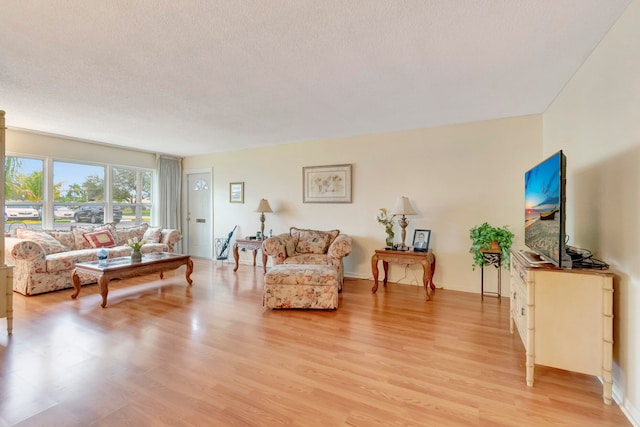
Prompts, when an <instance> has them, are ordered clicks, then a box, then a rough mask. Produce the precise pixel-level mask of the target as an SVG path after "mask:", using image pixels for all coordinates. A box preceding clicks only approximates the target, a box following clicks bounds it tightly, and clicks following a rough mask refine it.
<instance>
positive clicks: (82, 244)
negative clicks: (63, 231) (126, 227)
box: [71, 222, 116, 249]
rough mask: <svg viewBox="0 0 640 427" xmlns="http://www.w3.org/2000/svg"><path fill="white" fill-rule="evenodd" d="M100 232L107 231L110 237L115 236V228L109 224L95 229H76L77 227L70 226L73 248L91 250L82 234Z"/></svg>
mask: <svg viewBox="0 0 640 427" xmlns="http://www.w3.org/2000/svg"><path fill="white" fill-rule="evenodd" d="M100 230H109V231H110V232H111V235H112V236H115V235H116V226H115V224H113V223H111V222H108V223H106V224H104V225H98V226H95V227H78V226H77V225H72V226H71V232H72V233H73V238H74V240H75V248H76V249H91V245H90V244H89V242H88V241H87V239H85V238H84V233H91V232H92V231H100Z"/></svg>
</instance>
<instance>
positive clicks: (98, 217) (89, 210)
mask: <svg viewBox="0 0 640 427" xmlns="http://www.w3.org/2000/svg"><path fill="white" fill-rule="evenodd" d="M73 219H74V220H75V221H76V222H90V223H92V224H98V223H103V222H104V206H80V207H79V208H78V209H76V211H75V212H74V214H73ZM121 219H122V209H121V208H120V206H114V207H113V222H115V223H116V224H117V223H119V222H120V220H121Z"/></svg>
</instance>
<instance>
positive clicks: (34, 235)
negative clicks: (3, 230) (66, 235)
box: [16, 228, 69, 255]
mask: <svg viewBox="0 0 640 427" xmlns="http://www.w3.org/2000/svg"><path fill="white" fill-rule="evenodd" d="M16 236H18V238H20V239H29V240H33V241H34V242H36V243H37V244H39V245H40V246H42V250H43V251H44V253H45V254H47V255H48V254H55V253H58V252H64V251H68V250H69V248H68V247H67V246H65V245H63V244H62V243H61V242H59V241H58V240H56V239H55V238H54V237H52V236H51V235H50V234H48V233H45V232H43V231H37V230H29V229H28V228H19V229H18V230H17V231H16Z"/></svg>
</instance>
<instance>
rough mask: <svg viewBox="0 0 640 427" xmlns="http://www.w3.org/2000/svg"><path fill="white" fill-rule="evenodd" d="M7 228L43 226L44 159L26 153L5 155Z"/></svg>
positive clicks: (5, 216) (5, 211) (5, 215)
mask: <svg viewBox="0 0 640 427" xmlns="http://www.w3.org/2000/svg"><path fill="white" fill-rule="evenodd" d="M4 167H5V209H4V221H5V224H6V226H5V227H6V228H7V230H5V232H6V231H8V229H10V228H13V227H14V226H23V227H28V228H42V208H43V189H44V180H43V177H44V162H43V161H42V160H39V159H30V158H27V157H11V156H7V157H5V162H4Z"/></svg>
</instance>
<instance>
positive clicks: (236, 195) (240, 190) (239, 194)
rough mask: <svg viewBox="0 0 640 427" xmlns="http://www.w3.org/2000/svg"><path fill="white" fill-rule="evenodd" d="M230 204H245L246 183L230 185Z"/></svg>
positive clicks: (232, 183) (231, 183)
mask: <svg viewBox="0 0 640 427" xmlns="http://www.w3.org/2000/svg"><path fill="white" fill-rule="evenodd" d="M229 202H231V203H244V182H230V183H229Z"/></svg>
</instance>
